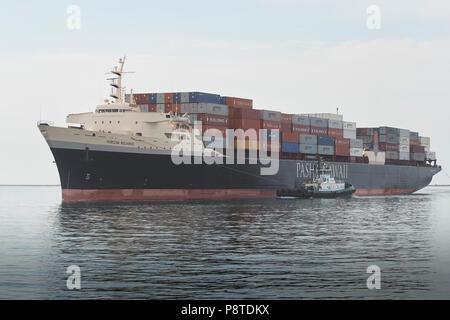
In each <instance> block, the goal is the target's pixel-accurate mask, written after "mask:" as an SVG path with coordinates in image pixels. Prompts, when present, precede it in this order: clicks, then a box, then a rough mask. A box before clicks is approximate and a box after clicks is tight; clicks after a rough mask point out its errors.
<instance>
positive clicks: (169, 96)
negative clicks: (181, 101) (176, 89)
mask: <svg viewBox="0 0 450 320" xmlns="http://www.w3.org/2000/svg"><path fill="white" fill-rule="evenodd" d="M172 99H173V93H164V102H165V103H172Z"/></svg>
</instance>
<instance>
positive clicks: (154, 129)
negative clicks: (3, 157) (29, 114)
mask: <svg viewBox="0 0 450 320" xmlns="http://www.w3.org/2000/svg"><path fill="white" fill-rule="evenodd" d="M124 63H125V58H123V59H120V60H119V65H118V66H116V67H114V68H112V70H111V74H112V75H113V77H112V78H110V79H109V80H110V81H111V83H110V85H111V86H112V92H111V98H112V99H111V100H105V102H104V104H101V105H98V106H97V107H96V108H95V111H94V112H86V113H78V114H70V115H68V116H67V118H66V122H67V124H68V126H67V127H58V126H54V125H53V124H52V123H50V122H45V121H39V122H38V128H39V130H40V132H41V134H42V135H43V137H44V138H45V140H46V142H47V144H48V146H49V147H50V150H51V152H52V154H53V157H54V159H55V163H56V166H57V168H58V172H59V176H60V181H61V189H62V200H63V202H80V201H145V200H170V201H172V200H174V201H180V200H190V199H236V198H275V197H276V195H277V190H280V189H286V188H294V187H295V186H296V185H298V184H301V183H304V182H305V181H307V180H309V179H311V178H313V177H314V176H315V175H317V171H318V162H319V160H321V161H326V162H327V163H328V165H329V167H330V168H331V170H332V175H333V177H335V178H337V179H339V180H343V181H346V182H349V183H351V184H352V185H353V186H354V187H355V188H356V192H355V195H357V196H373V195H400V194H410V193H413V192H415V191H417V190H419V189H421V188H424V187H425V186H427V185H428V184H429V183H430V182H431V179H432V177H433V176H434V175H435V174H436V173H438V172H439V171H440V170H441V167H440V166H438V165H437V163H436V155H435V153H434V152H432V151H431V150H430V138H429V137H424V136H420V135H419V133H418V132H416V131H411V130H408V129H402V128H394V127H388V126H380V127H373V128H361V127H357V125H356V123H355V122H351V121H344V118H343V116H342V115H339V114H330V113H316V114H304V113H301V112H300V113H298V114H288V113H282V112H279V111H275V110H267V109H256V108H254V107H253V101H252V99H245V98H237V97H229V96H221V95H218V94H211V93H204V92H175V93H173V92H172V93H133V91H132V90H131V91H130V93H128V94H126V93H125V92H124V89H123V88H122V76H123V74H124V73H125V72H124V71H123V67H124ZM206 155H207V156H206Z"/></svg>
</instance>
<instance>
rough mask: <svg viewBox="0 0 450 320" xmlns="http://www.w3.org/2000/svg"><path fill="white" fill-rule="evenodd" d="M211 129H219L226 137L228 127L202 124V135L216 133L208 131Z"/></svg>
mask: <svg viewBox="0 0 450 320" xmlns="http://www.w3.org/2000/svg"><path fill="white" fill-rule="evenodd" d="M209 129H217V130H219V131H220V132H221V133H222V137H224V138H225V137H226V130H227V129H228V128H227V127H225V126H206V125H202V135H204V136H212V135H216V134H213V133H212V132H206V131H207V130H209Z"/></svg>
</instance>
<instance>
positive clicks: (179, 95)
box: [172, 92, 181, 103]
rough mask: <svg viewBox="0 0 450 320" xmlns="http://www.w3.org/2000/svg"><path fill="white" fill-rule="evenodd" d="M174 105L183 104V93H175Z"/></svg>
mask: <svg viewBox="0 0 450 320" xmlns="http://www.w3.org/2000/svg"><path fill="white" fill-rule="evenodd" d="M172 102H173V103H181V92H175V93H174V94H173V98H172Z"/></svg>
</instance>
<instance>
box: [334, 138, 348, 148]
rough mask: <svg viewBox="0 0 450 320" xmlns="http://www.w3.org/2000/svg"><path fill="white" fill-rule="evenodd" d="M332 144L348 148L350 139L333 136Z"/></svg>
mask: <svg viewBox="0 0 450 320" xmlns="http://www.w3.org/2000/svg"><path fill="white" fill-rule="evenodd" d="M334 145H335V146H336V147H348V148H350V139H346V138H334Z"/></svg>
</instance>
